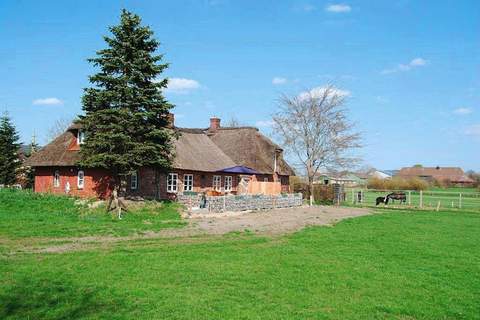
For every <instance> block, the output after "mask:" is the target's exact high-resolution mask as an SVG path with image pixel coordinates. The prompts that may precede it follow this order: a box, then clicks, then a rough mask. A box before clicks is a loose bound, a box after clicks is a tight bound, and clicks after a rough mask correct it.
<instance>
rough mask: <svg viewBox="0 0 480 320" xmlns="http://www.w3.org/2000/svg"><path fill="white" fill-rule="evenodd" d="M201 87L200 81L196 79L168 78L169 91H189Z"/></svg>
mask: <svg viewBox="0 0 480 320" xmlns="http://www.w3.org/2000/svg"><path fill="white" fill-rule="evenodd" d="M198 88H200V83H199V82H198V81H196V80H192V79H185V78H170V79H168V85H167V91H169V92H173V93H188V92H190V91H192V90H195V89H198Z"/></svg>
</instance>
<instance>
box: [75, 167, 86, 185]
mask: <svg viewBox="0 0 480 320" xmlns="http://www.w3.org/2000/svg"><path fill="white" fill-rule="evenodd" d="M84 186H85V172H83V170H79V171H78V174H77V187H78V189H83V187H84Z"/></svg>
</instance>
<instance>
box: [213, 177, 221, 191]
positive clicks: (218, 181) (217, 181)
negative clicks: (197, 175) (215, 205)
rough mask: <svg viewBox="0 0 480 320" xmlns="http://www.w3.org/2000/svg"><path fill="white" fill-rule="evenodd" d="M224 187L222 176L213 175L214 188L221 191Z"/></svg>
mask: <svg viewBox="0 0 480 320" xmlns="http://www.w3.org/2000/svg"><path fill="white" fill-rule="evenodd" d="M221 188H222V177H220V176H213V190H215V191H220V190H221Z"/></svg>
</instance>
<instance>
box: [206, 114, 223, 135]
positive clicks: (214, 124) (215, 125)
mask: <svg viewBox="0 0 480 320" xmlns="http://www.w3.org/2000/svg"><path fill="white" fill-rule="evenodd" d="M218 129H220V118H217V117H212V118H210V128H209V129H208V131H213V132H215V131H217V130H218Z"/></svg>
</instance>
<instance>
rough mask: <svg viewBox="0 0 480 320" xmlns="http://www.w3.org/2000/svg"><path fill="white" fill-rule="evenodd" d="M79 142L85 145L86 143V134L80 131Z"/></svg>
mask: <svg viewBox="0 0 480 320" xmlns="http://www.w3.org/2000/svg"><path fill="white" fill-rule="evenodd" d="M77 142H78V144H83V143H84V142H85V132H83V131H81V130H78V134H77Z"/></svg>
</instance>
